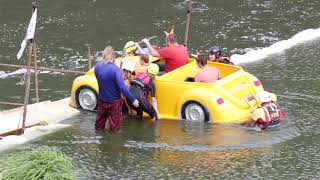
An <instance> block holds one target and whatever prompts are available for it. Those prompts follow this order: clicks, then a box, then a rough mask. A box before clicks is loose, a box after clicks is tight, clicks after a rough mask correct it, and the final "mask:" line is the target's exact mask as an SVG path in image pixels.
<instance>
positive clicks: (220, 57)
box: [209, 47, 233, 64]
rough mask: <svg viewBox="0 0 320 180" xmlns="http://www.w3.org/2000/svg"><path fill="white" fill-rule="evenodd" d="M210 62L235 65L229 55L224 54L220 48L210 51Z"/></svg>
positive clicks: (212, 48)
mask: <svg viewBox="0 0 320 180" xmlns="http://www.w3.org/2000/svg"><path fill="white" fill-rule="evenodd" d="M209 61H213V62H219V63H224V64H233V62H231V59H230V56H229V55H228V54H222V51H221V49H220V48H219V47H211V48H210V49H209Z"/></svg>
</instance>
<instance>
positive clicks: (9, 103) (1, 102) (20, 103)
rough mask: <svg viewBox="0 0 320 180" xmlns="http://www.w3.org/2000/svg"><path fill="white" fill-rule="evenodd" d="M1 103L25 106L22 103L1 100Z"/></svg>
mask: <svg viewBox="0 0 320 180" xmlns="http://www.w3.org/2000/svg"><path fill="white" fill-rule="evenodd" d="M0 104H4V105H12V106H23V105H24V104H22V103H14V102H2V101H1V102H0Z"/></svg>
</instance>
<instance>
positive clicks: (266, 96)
mask: <svg viewBox="0 0 320 180" xmlns="http://www.w3.org/2000/svg"><path fill="white" fill-rule="evenodd" d="M258 101H259V102H260V103H266V102H270V101H272V98H271V94H270V93H269V92H267V91H262V92H261V93H259V94H258Z"/></svg>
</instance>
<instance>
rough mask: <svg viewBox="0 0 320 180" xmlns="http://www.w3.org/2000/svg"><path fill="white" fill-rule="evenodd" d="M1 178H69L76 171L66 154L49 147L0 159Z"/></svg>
mask: <svg viewBox="0 0 320 180" xmlns="http://www.w3.org/2000/svg"><path fill="white" fill-rule="evenodd" d="M0 164H1V168H0V179H3V180H31V179H32V180H36V179H44V180H49V179H50V180H51V179H52V180H67V179H68V180H71V179H75V178H76V172H75V171H74V170H73V169H72V165H71V163H70V161H69V160H68V158H67V157H66V155H64V154H63V153H62V152H60V151H54V150H49V149H40V150H33V151H31V152H30V151H28V152H19V153H15V154H12V155H10V156H9V157H6V158H4V159H1V160H0Z"/></svg>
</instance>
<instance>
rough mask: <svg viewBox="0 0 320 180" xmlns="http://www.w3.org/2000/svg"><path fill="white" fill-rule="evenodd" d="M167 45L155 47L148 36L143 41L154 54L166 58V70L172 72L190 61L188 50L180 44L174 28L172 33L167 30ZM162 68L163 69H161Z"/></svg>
mask: <svg viewBox="0 0 320 180" xmlns="http://www.w3.org/2000/svg"><path fill="white" fill-rule="evenodd" d="M165 34H166V44H167V46H166V47H164V48H161V49H158V50H157V49H155V48H154V47H153V46H152V45H151V44H150V42H149V40H148V39H147V38H145V39H143V40H142V41H143V42H144V43H145V44H146V45H147V47H148V49H149V52H150V53H151V55H152V56H155V57H162V58H164V59H165V66H164V70H165V72H170V71H172V70H175V69H177V68H179V67H181V66H183V65H185V64H187V63H188V57H189V56H188V50H187V48H186V47H185V46H183V45H180V44H178V42H177V38H176V35H175V34H174V30H173V28H172V29H171V31H170V33H168V32H166V31H165ZM160 70H161V69H160Z"/></svg>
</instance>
